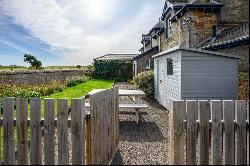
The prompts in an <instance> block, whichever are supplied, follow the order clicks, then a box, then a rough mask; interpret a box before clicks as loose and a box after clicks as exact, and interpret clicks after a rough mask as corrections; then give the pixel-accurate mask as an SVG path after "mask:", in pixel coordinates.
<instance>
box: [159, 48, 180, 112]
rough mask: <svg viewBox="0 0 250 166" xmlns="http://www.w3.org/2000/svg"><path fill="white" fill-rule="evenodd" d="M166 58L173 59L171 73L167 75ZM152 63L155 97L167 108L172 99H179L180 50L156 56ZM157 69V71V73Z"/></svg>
mask: <svg viewBox="0 0 250 166" xmlns="http://www.w3.org/2000/svg"><path fill="white" fill-rule="evenodd" d="M167 58H172V59H173V69H174V70H173V75H167ZM157 60H158V61H159V65H158V64H157ZM154 63H155V68H154V71H155V87H156V88H155V98H156V100H157V101H158V102H159V103H160V104H161V105H163V106H164V107H166V108H168V107H169V104H170V102H171V101H172V100H180V99H181V55H180V51H176V52H174V53H171V54H168V55H164V56H160V57H157V58H155V59H154ZM158 67H159V68H158ZM157 71H159V73H158V72H157ZM158 84H159V85H158Z"/></svg>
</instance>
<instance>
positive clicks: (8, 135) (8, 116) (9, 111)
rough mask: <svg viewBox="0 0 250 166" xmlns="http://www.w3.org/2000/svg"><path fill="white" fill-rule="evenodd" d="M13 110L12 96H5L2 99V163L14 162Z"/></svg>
mask: <svg viewBox="0 0 250 166" xmlns="http://www.w3.org/2000/svg"><path fill="white" fill-rule="evenodd" d="M13 112H14V98H5V99H4V100H3V129H4V133H3V137H4V139H3V143H4V163H3V164H4V165H14V164H15V147H14V120H13Z"/></svg>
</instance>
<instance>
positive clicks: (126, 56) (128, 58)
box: [94, 54, 138, 61]
mask: <svg viewBox="0 0 250 166" xmlns="http://www.w3.org/2000/svg"><path fill="white" fill-rule="evenodd" d="M137 55H138V54H107V55H104V56H101V57H98V58H95V59H94V60H125V61H132V60H133V58H134V57H136V56H137Z"/></svg>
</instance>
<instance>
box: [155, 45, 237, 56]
mask: <svg viewBox="0 0 250 166" xmlns="http://www.w3.org/2000/svg"><path fill="white" fill-rule="evenodd" d="M179 50H186V51H192V52H197V53H204V54H210V55H214V56H221V57H225V58H234V59H239V57H238V56H236V55H233V54H228V53H223V52H215V51H208V50H202V49H198V48H191V47H183V46H176V47H174V48H171V49H168V50H165V51H163V52H160V53H158V54H156V55H154V56H153V58H157V57H160V56H164V55H166V54H169V53H172V52H176V51H179Z"/></svg>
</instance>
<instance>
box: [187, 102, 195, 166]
mask: <svg viewBox="0 0 250 166" xmlns="http://www.w3.org/2000/svg"><path fill="white" fill-rule="evenodd" d="M186 108H187V111H186V112H187V136H186V140H187V142H186V143H187V150H186V156H187V164H188V165H196V141H197V139H196V136H197V126H196V120H197V116H196V115H197V113H198V104H197V101H186Z"/></svg>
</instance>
